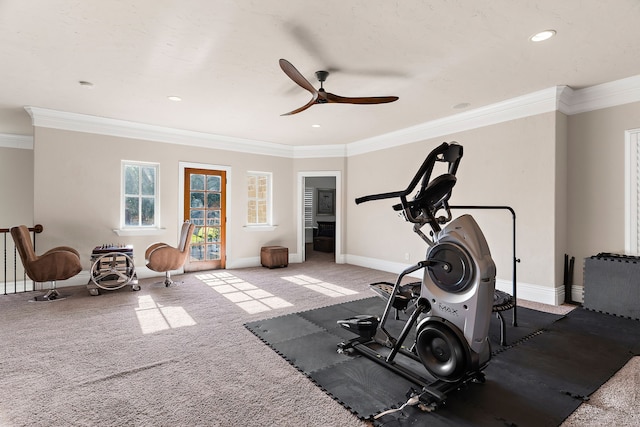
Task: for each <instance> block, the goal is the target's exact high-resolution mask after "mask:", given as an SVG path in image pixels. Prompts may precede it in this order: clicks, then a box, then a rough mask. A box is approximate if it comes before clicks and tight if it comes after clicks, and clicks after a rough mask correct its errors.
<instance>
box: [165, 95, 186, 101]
mask: <svg viewBox="0 0 640 427" xmlns="http://www.w3.org/2000/svg"><path fill="white" fill-rule="evenodd" d="M167 99H168V100H169V101H175V102H178V101H182V98H180V97H179V96H167Z"/></svg>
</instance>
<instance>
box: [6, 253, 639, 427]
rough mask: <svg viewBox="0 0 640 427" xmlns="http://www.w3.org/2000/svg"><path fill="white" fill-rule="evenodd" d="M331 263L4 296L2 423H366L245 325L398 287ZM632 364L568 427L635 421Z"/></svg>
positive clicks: (385, 276)
mask: <svg viewBox="0 0 640 427" xmlns="http://www.w3.org/2000/svg"><path fill="white" fill-rule="evenodd" d="M316 255H319V254H316ZM328 258H329V256H327V255H324V254H322V255H319V257H316V258H313V257H311V258H310V261H309V262H307V263H304V264H291V265H289V267H287V268H283V269H273V270H269V269H265V268H250V269H242V270H223V271H217V272H205V273H193V274H186V275H183V276H176V277H175V278H176V279H178V280H184V283H183V284H181V285H178V286H174V287H170V288H166V287H164V285H162V284H160V283H159V281H160V279H157V283H154V282H155V281H154V280H144V281H141V287H142V289H141V290H140V291H139V292H132V291H130V290H128V289H121V290H117V291H111V292H105V293H103V294H102V295H100V296H90V295H89V294H88V292H87V290H86V289H85V288H84V287H75V288H63V290H64V291H65V292H64V293H67V294H69V296H68V298H66V299H64V300H61V301H54V302H29V301H28V299H29V298H30V297H32V296H33V295H35V294H38V292H35V293H26V294H17V295H7V296H0V324H1V325H2V327H1V328H0V343H1V344H0V345H1V347H0V426H7V427H14V426H240V425H242V426H364V425H367V423H364V422H362V421H360V420H358V419H357V418H356V417H355V416H353V415H352V414H351V413H350V412H349V411H348V410H346V409H345V408H343V407H342V406H341V405H340V404H339V403H337V402H336V401H334V400H333V399H332V398H331V397H329V396H328V395H326V394H325V393H324V392H323V391H322V390H320V388H318V387H316V386H315V385H314V384H313V383H312V382H311V381H309V380H308V379H307V378H305V377H304V376H303V375H302V374H300V373H299V372H298V371H297V370H296V369H295V368H294V367H292V366H291V365H289V363H288V362H286V361H285V360H284V359H283V358H281V357H280V356H279V355H278V354H276V353H275V352H274V351H273V350H271V349H270V348H269V347H268V346H266V345H264V344H263V343H262V342H260V341H259V340H258V339H257V338H256V337H255V336H254V335H253V334H251V333H250V332H249V331H248V330H246V329H245V328H244V326H243V324H244V323H246V322H251V321H254V320H259V319H263V318H267V317H275V316H281V315H284V314H287V313H293V312H298V311H303V310H309V309H313V308H318V307H323V306H327V305H332V304H337V303H341V302H345V301H349V300H354V299H360V298H367V297H370V296H372V295H373V293H372V292H371V291H370V290H369V289H368V284H369V283H371V282H375V281H380V280H387V281H393V280H394V279H395V277H394V275H392V274H389V273H384V272H380V271H376V270H371V269H366V268H360V267H355V266H348V265H337V264H333V263H331V262H329V261H330V259H328ZM637 359H638V358H636V359H633V360H632V362H631V363H630V364H629V365H628V366H627V367H626V368H625V369H623V370H622V371H621V372H619V373H618V375H616V376H615V377H614V378H612V380H611V381H610V382H609V383H607V384H606V385H605V386H604V387H603V388H602V389H601V390H600V391H599V392H598V393H596V395H594V396H593V397H592V400H591V401H590V402H589V403H588V404H584V405H582V407H581V408H579V409H578V411H576V412H575V413H574V414H573V415H572V416H571V417H570V418H569V419H568V420H567V422H566V423H565V424H566V425H568V426H577V425H601V424H604V423H614V424H616V425H639V424H640V423H639V422H638V421H639V420H638V416H637V414H636V409H635V408H636V407H637V405H638V403H639V401H638V395H637V391H636V390H637V386H638V375H639V374H638V372H639V371H640V363H638V361H637ZM623 394H624V395H623Z"/></svg>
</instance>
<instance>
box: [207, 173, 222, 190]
mask: <svg viewBox="0 0 640 427" xmlns="http://www.w3.org/2000/svg"><path fill="white" fill-rule="evenodd" d="M220 183H221V180H220V177H219V176H211V175H209V176H207V191H217V192H220Z"/></svg>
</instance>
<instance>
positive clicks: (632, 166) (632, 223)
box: [624, 128, 640, 255]
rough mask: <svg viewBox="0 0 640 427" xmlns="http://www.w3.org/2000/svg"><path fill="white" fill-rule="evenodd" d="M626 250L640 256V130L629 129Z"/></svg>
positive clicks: (626, 173)
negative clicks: (639, 186) (639, 195)
mask: <svg viewBox="0 0 640 427" xmlns="http://www.w3.org/2000/svg"><path fill="white" fill-rule="evenodd" d="M624 151H625V162H624V166H625V167H624V175H625V178H624V180H625V192H624V196H625V197H624V205H625V206H624V223H625V230H624V249H625V253H626V254H627V255H638V254H639V253H640V248H639V247H638V244H639V243H638V241H639V240H640V239H639V238H638V236H639V233H638V228H640V212H638V210H639V208H638V207H639V205H640V203H638V194H639V192H640V188H638V185H639V182H640V177H638V168H639V167H640V128H638V129H629V130H626V131H625V132H624Z"/></svg>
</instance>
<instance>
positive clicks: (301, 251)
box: [296, 171, 345, 264]
mask: <svg viewBox="0 0 640 427" xmlns="http://www.w3.org/2000/svg"><path fill="white" fill-rule="evenodd" d="M318 177H333V178H335V179H336V249H335V253H334V255H335V261H336V264H344V263H345V256H344V254H343V253H342V171H301V172H298V200H297V206H298V209H297V223H298V226H297V227H296V228H297V239H296V240H297V243H296V244H297V246H298V247H297V250H296V253H297V254H298V256H299V259H298V260H297V261H298V262H304V260H305V258H306V255H305V250H306V247H305V231H304V184H305V178H318Z"/></svg>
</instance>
